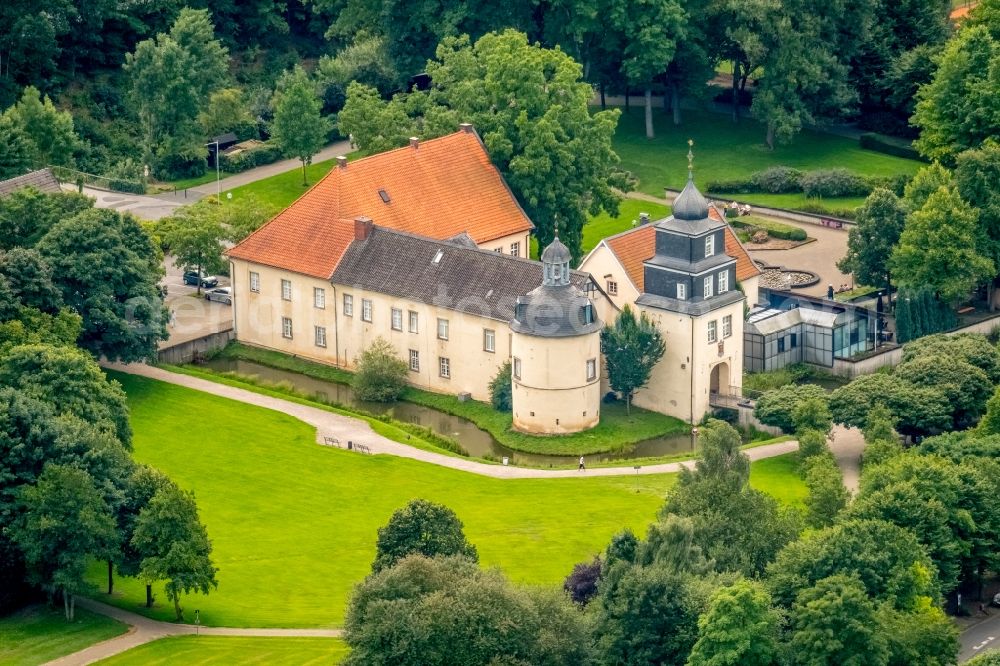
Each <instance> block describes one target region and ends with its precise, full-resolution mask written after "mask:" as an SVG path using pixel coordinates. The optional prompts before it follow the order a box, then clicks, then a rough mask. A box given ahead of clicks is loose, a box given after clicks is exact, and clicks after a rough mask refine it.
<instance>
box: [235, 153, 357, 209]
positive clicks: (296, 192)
mask: <svg viewBox="0 0 1000 666" xmlns="http://www.w3.org/2000/svg"><path fill="white" fill-rule="evenodd" d="M360 157H364V155H362V154H361V153H360V152H359V151H354V152H352V153H348V154H347V159H348V161H351V160H356V159H358V158H360ZM336 163H337V160H336V159H332V160H324V161H322V162H316V163H314V164H310V165H309V166H307V167H306V179H307V181H308V183H309V184H308V185H303V184H302V167H301V166H298V167H296V168H294V169H292V170H290V171H286V172H284V173H279V174H278V175H277V176H271V177H270V178H264V179H262V180H258V181H256V182H253V183H247V184H246V185H241V186H240V187H237V188H235V189H233V190H232V193H233V198H236V197H239V196H240V195H241V194H246V193H248V192H250V193H252V194H254V195H255V196H256V197H257V198H258V199H260V200H261V201H262V202H264V203H266V204H270V205H271V206H274V207H275V208H278V209H281V208H285V207H287V206H288V205H289V204H291V203H292V202H293V201H295V200H296V199H298V198H299V197H300V196H302V195H303V194H305V192H306V190H308V189H309V188H310V187H312V186H313V185H315V184H316V181H318V180H319V179H321V178H322V177H323V176H325V175H326V174H327V173H329V171H330V169H332V168H333V167H334V165H335V164H336Z"/></svg>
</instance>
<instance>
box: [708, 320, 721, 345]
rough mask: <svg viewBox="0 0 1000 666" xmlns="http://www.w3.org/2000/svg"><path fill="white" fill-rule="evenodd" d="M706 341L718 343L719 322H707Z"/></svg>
mask: <svg viewBox="0 0 1000 666" xmlns="http://www.w3.org/2000/svg"><path fill="white" fill-rule="evenodd" d="M708 341H709V343H712V342H718V341H719V322H718V321H716V320H715V319H713V320H712V321H710V322H708Z"/></svg>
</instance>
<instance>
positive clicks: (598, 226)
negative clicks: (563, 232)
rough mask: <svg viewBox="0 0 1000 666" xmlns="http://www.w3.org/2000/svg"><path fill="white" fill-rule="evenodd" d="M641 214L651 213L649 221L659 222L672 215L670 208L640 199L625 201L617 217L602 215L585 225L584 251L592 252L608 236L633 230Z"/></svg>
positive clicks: (620, 205)
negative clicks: (633, 224) (634, 222)
mask: <svg viewBox="0 0 1000 666" xmlns="http://www.w3.org/2000/svg"><path fill="white" fill-rule="evenodd" d="M659 196H661V197H662V196H663V192H660V193H659ZM639 213H649V219H651V220H658V219H660V218H664V217H666V216H668V215H670V206H667V205H665V204H658V203H653V202H651V201H642V200H640V199H623V200H622V202H621V204H619V206H618V216H617V217H611V216H610V215H608V214H607V213H601V214H600V215H598V216H596V217H592V218H590V221H588V222H587V224H586V225H584V227H583V241H582V242H583V251H584V252H590V251H591V250H593V249H594V248H595V247H596V246H597V244H598V243H600V242H601V241H602V240H603V239H605V238H607V237H608V236H613V235H615V234H618V233H621V232H623V231H627V230H629V229H631V228H632V221H633V220H636V222H637V223H638V220H639Z"/></svg>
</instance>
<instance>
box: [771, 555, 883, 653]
mask: <svg viewBox="0 0 1000 666" xmlns="http://www.w3.org/2000/svg"><path fill="white" fill-rule="evenodd" d="M791 618H792V640H791V645H790V648H791V650H790V652H791V657H792V663H794V664H802V666H826V665H827V664H841V665H842V666H885V665H886V664H887V663H888V659H889V651H888V646H887V645H886V641H885V637H884V636H882V634H881V632H880V631H879V629H878V623H877V622H876V606H875V604H874V603H872V601H871V600H870V599H869V598H868V597H867V596H866V595H865V587H864V585H862V584H861V582H860V581H858V579H856V578H854V577H852V576H847V575H835V576H830V577H829V578H824V579H822V580H820V581H817V582H816V584H815V585H814V586H812V587H808V588H805V589H803V590H802V591H801V592H799V594H798V598H797V599H796V600H795V606H794V608H793V609H792V615H791Z"/></svg>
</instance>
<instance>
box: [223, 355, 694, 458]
mask: <svg viewBox="0 0 1000 666" xmlns="http://www.w3.org/2000/svg"><path fill="white" fill-rule="evenodd" d="M204 365H205V366H207V367H208V368H210V369H211V370H214V371H216V372H237V373H239V374H241V375H252V376H256V377H257V378H259V379H260V380H262V381H265V382H274V383H277V382H288V383H289V384H290V385H292V386H293V387H295V388H296V389H297V390H299V391H303V392H305V393H308V394H309V395H312V396H314V397H316V398H317V399H319V400H321V401H324V402H331V403H338V404H341V405H344V406H346V407H353V408H357V409H360V410H363V411H365V412H368V413H370V414H388V415H390V416H392V417H393V418H395V419H397V420H399V421H405V422H408V423H415V424H417V425H420V426H423V427H425V428H428V429H429V430H433V431H434V432H436V433H438V434H440V435H444V436H445V437H450V438H452V439H454V440H455V441H456V442H458V443H459V444H461V445H462V447H463V448H464V449H465V450H466V451H468V452H469V454H470V455H472V456H475V457H480V458H481V457H484V456H492V457H494V458H496V459H498V460H500V459H502V458H504V457H507V458H510V460H511V462H512V463H513V464H515V465H531V466H536V467H545V466H548V465H553V466H556V465H573V464H576V462H577V460H578V458H579V457H578V456H545V455H536V454H530V453H521V452H519V451H514V450H512V449H509V448H507V447H506V446H504V445H502V444H501V443H500V442H498V441H497V440H496V439H494V438H493V436H492V435H490V434H489V433H488V432H486V431H485V430H481V429H480V428H478V427H477V426H476V425H475V424H474V423H472V422H471V421H468V420H466V419H463V418H461V417H459V416H453V415H452V414H446V413H444V412H440V411H438V410H436V409H431V408H430V407H424V406H423V405H416V404H414V403H412V402H403V401H400V402H395V403H389V404H387V403H381V402H365V401H363V400H358V399H357V397H355V395H354V390H353V389H352V388H351V387H350V386H348V385H347V384H338V383H336V382H329V381H325V380H322V379H314V378H312V377H307V376H305V375H301V374H299V373H297V372H289V371H287V370H278V369H275V368H270V367H268V366H266V365H260V364H259V363H254V362H252V361H242V360H236V359H222V358H217V359H212V360H211V361H207V362H206V363H205V364H204ZM362 443H363V442H362ZM693 444H694V442H693V440H692V438H691V436H690V435H687V434H684V435H671V436H667V437H656V438H654V439H648V440H646V441H643V442H639V443H638V444H636V445H635V446H634V447H633V448H632V449H631V450H629V451H616V452H612V453H594V454H590V455H587V456H586V457H585V459H586V460H588V461H592V462H599V461H613V460H622V461H628V460H632V459H635V458H647V457H655V456H668V455H673V454H677V453H687V452H693Z"/></svg>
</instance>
